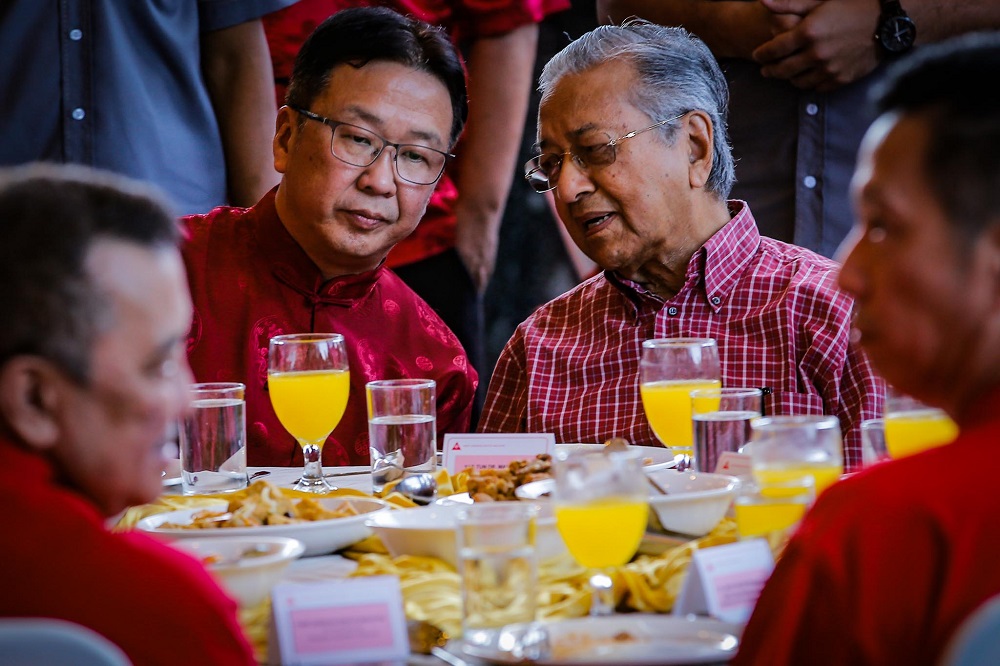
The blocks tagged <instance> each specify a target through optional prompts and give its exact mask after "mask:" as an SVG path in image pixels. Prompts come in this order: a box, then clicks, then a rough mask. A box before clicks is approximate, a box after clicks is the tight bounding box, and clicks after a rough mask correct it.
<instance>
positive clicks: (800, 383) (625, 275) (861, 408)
mask: <svg viewBox="0 0 1000 666" xmlns="http://www.w3.org/2000/svg"><path fill="white" fill-rule="evenodd" d="M539 88H540V90H541V93H542V101H541V107H540V110H539V129H538V139H539V141H538V148H539V152H540V155H539V156H538V157H536V158H534V159H533V160H531V161H530V162H529V163H528V164H527V165H526V177H527V178H528V180H529V182H531V183H532V185H533V186H534V188H535V189H536V190H537V191H539V192H548V191H551V192H552V194H553V196H554V198H555V205H556V209H557V210H558V212H559V216H560V218H561V219H562V222H563V224H564V225H565V226H566V228H567V230H568V232H569V234H570V236H571V237H572V238H573V240H574V241H575V242H576V244H577V245H578V246H579V247H580V249H581V250H583V252H584V253H585V254H587V256H589V257H590V258H591V259H593V260H594V261H595V262H596V263H597V264H598V265H600V266H601V268H603V269H604V271H603V273H602V274H600V275H597V276H595V277H593V278H591V279H589V280H587V281H585V282H584V283H582V284H580V285H579V286H577V287H575V288H574V289H572V290H571V291H569V292H567V293H565V294H563V295H562V296H559V297H558V298H556V299H554V300H553V301H551V302H549V303H548V304H546V305H544V306H542V307H541V308H539V310H538V311H536V312H535V313H534V314H533V315H532V316H531V317H529V318H528V319H527V320H525V321H524V322H523V323H522V324H521V325H520V326H518V328H517V330H516V331H515V333H514V335H513V336H512V337H511V339H510V340H509V341H508V343H507V345H506V346H505V348H504V350H503V352H502V354H501V356H500V359H499V361H498V362H497V366H496V369H495V371H494V373H493V378H492V381H491V383H490V387H489V392H488V395H487V399H486V406H485V410H484V413H483V417H482V420H481V422H480V424H479V429H480V431H483V432H552V433H554V434H555V436H556V441H560V442H602V441H605V440H606V439H608V438H610V437H625V438H627V439H629V440H630V441H631V442H632V443H633V444H646V445H658V444H657V440H656V438H655V436H654V435H653V432H652V430H651V429H650V427H649V423H648V421H647V420H646V417H645V415H644V413H643V409H642V401H641V399H640V396H639V386H638V384H639V382H638V378H639V357H640V351H641V347H642V342H643V341H644V340H647V339H650V338H670V337H709V338H715V340H716V341H717V342H718V345H719V352H720V360H721V364H722V384H723V386H731V387H766V389H768V390H767V391H766V392H765V393H766V397H765V401H764V403H765V411H766V412H767V413H768V414H824V413H825V414H832V415H835V416H837V418H838V419H839V420H840V424H841V427H842V429H843V434H844V463H845V467H846V469H847V471H854V470H855V469H857V468H858V467H859V466H860V464H861V438H860V426H861V421H862V420H864V419H867V418H874V417H877V416H879V415H880V414H881V408H882V404H881V403H882V394H883V385H882V383H881V381H880V380H879V379H878V378H877V377H876V375H875V373H874V372H873V370H872V367H871V365H870V364H869V362H868V360H867V359H866V358H865V356H864V354H863V353H862V352H861V350H860V349H859V347H858V346H857V344H856V343H855V342H852V340H851V337H850V320H851V314H852V310H853V302H852V300H851V298H850V297H849V296H847V295H846V294H844V293H843V292H841V291H840V290H839V289H838V287H837V283H836V279H837V265H836V264H835V263H834V262H832V261H830V260H828V259H826V258H824V257H821V256H819V255H817V254H815V253H813V252H810V251H809V250H806V249H804V248H800V247H796V246H794V245H788V244H786V243H781V242H778V241H776V240H773V239H770V238H762V237H761V236H760V234H759V233H758V231H757V225H756V222H755V221H754V218H753V215H752V214H751V212H750V207H749V206H748V205H747V203H746V202H743V201H727V199H726V197H727V195H728V194H729V191H730V188H731V185H732V183H733V181H734V178H735V176H734V165H733V159H732V155H731V152H730V148H729V145H728V141H727V139H726V107H727V102H728V90H727V87H726V82H725V79H724V77H723V75H722V72H721V71H720V69H719V67H718V65H717V63H716V61H715V58H714V57H713V56H712V54H711V52H710V51H709V50H708V48H707V47H706V46H705V45H704V44H703V43H702V42H701V41H700V40H698V39H697V38H696V37H694V36H693V35H691V34H689V33H688V32H686V31H685V30H683V29H681V28H665V27H662V26H657V25H653V24H649V23H646V22H643V21H632V22H629V23H627V24H625V25H623V26H601V27H598V28H597V29H595V30H593V31H592V32H590V33H588V34H586V35H584V36H583V37H581V38H580V39H578V40H576V41H575V42H573V43H571V44H570V45H569V46H567V47H566V48H565V49H563V50H562V51H561V52H560V53H559V54H557V55H556V56H555V57H554V58H553V59H552V60H551V61H550V62H549V63H548V64H547V65H546V67H545V69H544V71H543V72H542V76H541V81H540V86H539Z"/></svg>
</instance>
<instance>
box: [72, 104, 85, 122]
mask: <svg viewBox="0 0 1000 666" xmlns="http://www.w3.org/2000/svg"><path fill="white" fill-rule="evenodd" d="M86 115H87V112H86V111H84V110H83V109H81V108H79V107H77V108H75V109H73V120H83V118H84V117H85V116H86Z"/></svg>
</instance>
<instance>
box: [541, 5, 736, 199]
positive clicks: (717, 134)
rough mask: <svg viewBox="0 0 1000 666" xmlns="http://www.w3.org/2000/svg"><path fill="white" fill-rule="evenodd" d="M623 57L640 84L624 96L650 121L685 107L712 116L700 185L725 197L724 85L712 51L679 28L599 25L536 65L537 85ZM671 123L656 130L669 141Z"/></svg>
mask: <svg viewBox="0 0 1000 666" xmlns="http://www.w3.org/2000/svg"><path fill="white" fill-rule="evenodd" d="M615 58H622V59H625V60H628V61H630V62H631V63H632V65H633V66H634V67H635V71H636V73H637V74H638V77H639V82H640V85H639V86H636V87H635V88H634V89H632V90H630V91H629V93H628V95H629V97H630V101H631V103H632V104H633V105H635V107H636V108H637V109H639V110H640V111H642V112H643V113H645V114H646V115H648V116H649V117H650V118H651V119H652V120H653V121H657V120H662V119H664V118H670V117H671V116H676V115H680V114H682V113H686V112H688V111H704V112H705V113H707V114H708V116H709V118H711V121H712V127H713V129H714V132H713V141H714V145H713V147H712V157H713V159H712V171H711V173H710V174H709V177H708V183H707V184H706V189H707V190H708V191H710V192H713V193H715V194H716V196H718V197H719V198H720V199H726V198H727V197H728V196H729V191H730V190H731V189H732V187H733V182H734V181H735V180H736V175H735V168H734V166H733V155H732V150H731V149H730V146H729V139H728V135H727V132H726V114H727V113H728V106H729V88H728V86H727V84H726V79H725V77H724V76H723V75H722V70H721V69H719V64H718V63H717V62H716V60H715V56H713V55H712V52H711V51H709V50H708V47H707V46H705V43H704V42H702V41H701V40H700V39H698V38H697V37H695V36H694V35H692V34H691V33H689V32H688V31H687V30H685V29H684V28H667V27H663V26H660V25H656V24H654V23H649V22H647V21H641V20H636V19H631V20H629V21H626V22H625V23H623V24H622V25H621V26H615V25H602V26H599V27H597V28H595V29H594V30H591V31H590V32H588V33H587V34H585V35H583V36H582V37H580V38H579V39H577V40H576V41H574V42H572V43H571V44H570V45H569V46H567V47H566V48H564V49H563V50H562V51H560V52H559V53H557V54H556V55H555V56H554V57H553V58H552V59H551V60H550V61H549V62H548V63H547V64H546V65H545V68H544V69H543V70H542V75H541V77H540V78H539V81H538V90H539V91H540V92H541V93H542V99H543V100H544V99H545V98H546V97H548V96H549V95H550V94H551V93H552V91H553V89H554V88H555V86H556V84H557V83H558V82H559V80H560V79H561V78H562V77H564V76H567V75H571V74H578V73H580V72H584V71H586V70H588V69H591V68H593V67H596V66H598V65H601V64H604V63H606V62H610V61H611V60H612V59H615ZM676 129H677V127H676V125H674V123H668V124H667V125H664V126H663V128H662V130H661V131H663V133H664V136H665V137H666V138H667V139H669V140H672V139H673V135H674V134H675V133H676Z"/></svg>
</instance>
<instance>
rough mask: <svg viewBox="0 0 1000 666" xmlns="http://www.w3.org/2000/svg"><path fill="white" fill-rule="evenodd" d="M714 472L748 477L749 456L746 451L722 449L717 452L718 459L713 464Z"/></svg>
mask: <svg viewBox="0 0 1000 666" xmlns="http://www.w3.org/2000/svg"><path fill="white" fill-rule="evenodd" d="M715 473H716V474H728V475H729V476H739V477H748V476H750V475H751V469H750V456H749V455H748V454H746V453H735V452H733V451H723V452H722V453H721V454H719V461H718V462H717V463H716V464H715Z"/></svg>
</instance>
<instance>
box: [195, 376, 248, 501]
mask: <svg viewBox="0 0 1000 666" xmlns="http://www.w3.org/2000/svg"><path fill="white" fill-rule="evenodd" d="M245 390H246V387H245V386H244V385H243V384H240V383H238V382H211V383H204V384H192V385H191V389H190V391H191V410H190V412H189V413H188V414H187V415H186V417H185V418H184V420H183V421H182V422H181V424H180V438H179V439H180V458H181V481H182V488H183V492H184V494H185V495H196V494H200V493H218V492H226V491H230V490H240V489H242V488H246V487H247V434H246V433H247V424H246V413H245V408H246V402H245V399H244V393H245Z"/></svg>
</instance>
